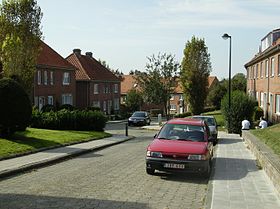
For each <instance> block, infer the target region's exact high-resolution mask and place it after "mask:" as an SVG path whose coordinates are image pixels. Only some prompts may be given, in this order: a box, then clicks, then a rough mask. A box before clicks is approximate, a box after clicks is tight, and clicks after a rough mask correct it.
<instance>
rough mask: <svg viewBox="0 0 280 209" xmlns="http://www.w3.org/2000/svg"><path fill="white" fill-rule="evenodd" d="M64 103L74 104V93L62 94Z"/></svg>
mask: <svg viewBox="0 0 280 209" xmlns="http://www.w3.org/2000/svg"><path fill="white" fill-rule="evenodd" d="M62 104H63V105H64V104H70V105H73V99H72V94H62Z"/></svg>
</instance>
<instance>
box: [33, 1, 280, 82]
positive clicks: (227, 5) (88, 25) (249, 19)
mask: <svg viewBox="0 0 280 209" xmlns="http://www.w3.org/2000/svg"><path fill="white" fill-rule="evenodd" d="M37 4H38V5H39V6H40V7H41V10H42V12H43V18H42V22H41V26H42V31H43V37H44V41H45V42H46V43H47V44H48V45H49V46H51V47H52V48H53V49H54V50H55V51H57V52H58V53H59V54H60V55H61V56H63V57H67V56H68V55H70V54H71V53H72V51H73V49H75V48H79V49H81V50H82V54H85V53H86V52H92V53H93V56H94V58H96V59H97V60H98V59H101V60H104V61H106V63H107V64H109V66H110V68H112V69H115V70H116V69H118V70H119V71H121V72H123V73H124V74H128V73H129V72H130V71H131V70H140V71H144V70H145V66H146V63H147V61H148V59H147V57H150V56H152V55H153V54H154V55H157V54H158V53H167V54H172V55H174V56H175V59H176V60H177V61H178V62H179V63H181V61H182V59H183V51H184V49H185V46H186V43H187V42H188V41H189V40H191V38H192V37H193V36H195V37H197V38H201V39H204V40H205V44H206V46H207V47H208V52H209V53H210V60H211V64H212V72H211V75H212V76H217V77H218V78H219V79H223V78H228V72H229V39H228V40H224V39H222V35H223V34H224V33H227V34H229V35H230V36H231V37H232V58H231V61H232V73H231V76H234V75H235V74H236V73H244V74H246V69H245V68H244V64H245V63H247V62H249V61H250V60H251V59H252V58H253V57H254V56H255V54H256V53H257V52H258V49H259V46H260V43H261V39H262V38H263V37H265V36H266V35H267V34H268V33H269V32H271V31H272V30H274V29H277V28H280V22H279V19H280V12H279V11H280V1H279V0H79V1H78V0H37Z"/></svg>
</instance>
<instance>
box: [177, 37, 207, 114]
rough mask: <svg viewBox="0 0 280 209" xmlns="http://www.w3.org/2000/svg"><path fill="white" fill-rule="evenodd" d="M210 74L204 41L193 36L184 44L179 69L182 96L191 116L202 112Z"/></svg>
mask: <svg viewBox="0 0 280 209" xmlns="http://www.w3.org/2000/svg"><path fill="white" fill-rule="evenodd" d="M210 72H211V62H210V54H209V53H208V48H207V47H206V45H205V41H204V39H199V38H196V37H194V36H193V37H192V39H191V41H188V42H187V43H186V47H185V50H184V57H183V61H182V69H181V82H182V86H183V91H184V96H185V98H186V101H187V103H188V104H189V105H190V110H191V112H192V113H193V114H196V115H197V114H200V113H201V112H203V110H204V104H205V100H206V97H207V94H208V92H207V91H208V90H207V89H208V77H209V74H210Z"/></svg>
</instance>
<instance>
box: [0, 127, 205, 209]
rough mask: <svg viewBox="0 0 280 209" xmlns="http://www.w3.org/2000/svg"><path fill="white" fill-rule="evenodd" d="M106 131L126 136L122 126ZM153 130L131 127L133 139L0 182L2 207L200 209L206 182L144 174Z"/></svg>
mask: <svg viewBox="0 0 280 209" xmlns="http://www.w3.org/2000/svg"><path fill="white" fill-rule="evenodd" d="M106 131H107V132H110V133H114V134H125V124H124V123H119V124H109V125H107V127H106ZM156 132H157V131H151V130H142V129H140V128H139V127H129V135H133V136H135V137H136V138H134V139H132V140H130V141H128V142H125V143H122V144H119V145H115V146H112V147H108V148H105V149H102V150H99V151H96V152H92V153H89V154H86V155H81V156H78V157H75V158H73V159H70V160H67V161H63V162H61V163H58V164H54V165H51V166H48V167H44V168H40V169H37V170H32V171H30V172H27V173H23V174H20V175H18V176H12V177H11V178H7V179H4V180H2V181H0V194H1V195H0V208H1V209H5V208H13V209H14V208H28V209H30V208H36V209H38V208H44V209H45V208H59V209H61V208H67V209H69V208H169V209H172V208H176V209H177V208H188V209H189V208H194V209H198V208H203V206H204V201H205V195H206V193H207V184H208V180H207V179H203V178H201V177H199V176H196V175H192V174H166V173H158V174H157V175H155V176H150V175H147V174H146V171H145V154H146V147H147V145H148V144H149V142H150V141H151V140H152V139H153V136H154V134H155V133H156Z"/></svg>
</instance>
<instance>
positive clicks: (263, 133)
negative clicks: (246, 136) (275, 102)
mask: <svg viewBox="0 0 280 209" xmlns="http://www.w3.org/2000/svg"><path fill="white" fill-rule="evenodd" d="M251 132H252V134H254V135H255V136H256V137H258V139H260V140H261V141H262V142H263V143H265V144H266V145H267V146H269V147H270V148H271V149H272V150H273V152H274V153H275V154H276V155H278V156H279V157H280V140H279V136H280V124H275V125H272V126H269V127H267V128H265V129H252V130H251Z"/></svg>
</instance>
